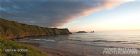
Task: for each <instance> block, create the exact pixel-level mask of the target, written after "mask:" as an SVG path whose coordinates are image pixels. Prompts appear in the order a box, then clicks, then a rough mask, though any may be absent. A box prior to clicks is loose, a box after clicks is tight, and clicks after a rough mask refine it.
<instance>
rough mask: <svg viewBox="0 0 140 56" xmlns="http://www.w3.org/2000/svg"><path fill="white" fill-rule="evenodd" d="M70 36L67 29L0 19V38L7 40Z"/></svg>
mask: <svg viewBox="0 0 140 56" xmlns="http://www.w3.org/2000/svg"><path fill="white" fill-rule="evenodd" d="M67 34H71V33H70V32H69V30H68V29H57V28H46V27H39V26H35V25H27V24H22V23H17V22H15V21H8V20H5V19H1V18H0V37H1V36H5V37H7V38H8V39H13V38H17V37H19V38H21V37H26V36H44V35H45V36H51V35H67Z"/></svg>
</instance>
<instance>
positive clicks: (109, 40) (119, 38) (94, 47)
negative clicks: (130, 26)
mask: <svg viewBox="0 0 140 56" xmlns="http://www.w3.org/2000/svg"><path fill="white" fill-rule="evenodd" d="M18 42H26V43H37V44H39V45H38V46H39V47H42V48H49V49H53V50H58V51H62V52H67V53H71V54H76V55H77V56H140V31H136V30H134V31H95V32H94V33H72V34H70V35H57V36H40V37H30V38H23V39H19V40H18Z"/></svg>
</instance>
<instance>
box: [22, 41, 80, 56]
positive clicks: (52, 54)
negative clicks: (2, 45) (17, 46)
mask: <svg viewBox="0 0 140 56" xmlns="http://www.w3.org/2000/svg"><path fill="white" fill-rule="evenodd" d="M20 43H24V42H20ZM24 44H29V45H32V46H34V47H36V48H39V50H40V51H41V52H45V53H47V55H48V56H81V55H78V54H74V53H70V52H66V51H62V50H57V49H53V48H45V47H40V46H39V44H37V43H24Z"/></svg>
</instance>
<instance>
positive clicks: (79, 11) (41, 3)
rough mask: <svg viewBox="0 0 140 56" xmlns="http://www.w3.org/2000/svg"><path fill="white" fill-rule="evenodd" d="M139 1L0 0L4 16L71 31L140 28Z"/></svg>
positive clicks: (0, 12)
mask: <svg viewBox="0 0 140 56" xmlns="http://www.w3.org/2000/svg"><path fill="white" fill-rule="evenodd" d="M139 15H140V1H139V0H0V17H2V18H5V19H8V20H14V21H18V22H21V23H26V24H32V25H38V26H43V27H58V28H69V30H70V31H72V32H75V31H92V30H95V31H102V30H138V29H140V16H139Z"/></svg>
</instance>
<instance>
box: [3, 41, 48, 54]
mask: <svg viewBox="0 0 140 56" xmlns="http://www.w3.org/2000/svg"><path fill="white" fill-rule="evenodd" d="M8 49H10V50H11V49H12V50H13V49H15V50H19V49H24V51H6V50H8ZM25 50H26V51H25ZM0 56H47V54H46V53H45V52H42V51H41V50H39V49H38V48H36V47H34V46H31V45H28V44H23V43H22V44H21V43H17V42H15V41H10V40H7V41H6V40H0Z"/></svg>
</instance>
